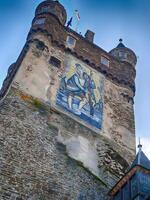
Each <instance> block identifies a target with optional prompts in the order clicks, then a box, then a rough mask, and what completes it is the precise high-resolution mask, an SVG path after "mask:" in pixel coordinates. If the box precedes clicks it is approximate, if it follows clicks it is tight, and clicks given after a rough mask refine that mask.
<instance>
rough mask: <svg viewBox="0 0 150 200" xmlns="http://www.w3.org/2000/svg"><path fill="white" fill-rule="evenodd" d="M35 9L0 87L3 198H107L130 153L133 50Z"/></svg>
mask: <svg viewBox="0 0 150 200" xmlns="http://www.w3.org/2000/svg"><path fill="white" fill-rule="evenodd" d="M66 18H67V14H66V11H65V9H64V7H63V6H62V5H61V4H60V3H59V2H58V1H52V0H47V1H44V2H42V3H41V4H40V5H39V6H38V7H37V9H36V12H35V18H34V19H33V22H32V26H31V29H30V31H29V34H28V37H27V40H26V44H25V46H24V48H23V50H22V52H21V54H20V56H19V57H18V59H17V61H16V62H15V63H14V64H12V65H11V66H10V68H9V70H8V75H7V77H6V79H5V81H4V83H3V87H2V89H1V92H0V144H1V146H0V163H1V164H0V177H1V179H0V197H1V198H0V199H1V200H4V199H11V200H13V199H14V200H21V199H22V200H26V199H27V200H40V199H41V200H49V199H50V200H104V199H109V196H108V195H107V194H108V191H109V190H110V189H111V188H112V186H113V185H114V184H115V183H116V182H117V181H118V180H119V178H120V177H121V176H122V175H124V173H125V170H126V169H127V168H128V166H129V164H130V163H131V161H132V160H133V158H134V155H135V126H134V110H133V104H134V95H135V82H134V80H135V74H136V71H135V65H136V62H137V59H136V55H135V54H134V52H133V51H132V50H130V49H128V48H127V47H125V46H124V44H123V43H122V40H120V43H119V45H118V46H117V47H116V48H115V49H113V50H111V51H110V52H109V53H108V52H106V51H105V50H103V49H102V48H100V47H98V46H97V45H95V44H94V43H93V41H94V33H93V32H92V31H90V30H88V31H87V32H86V34H85V37H83V36H81V35H80V34H78V33H77V32H75V31H73V30H71V29H70V28H68V27H66V26H65V23H66Z"/></svg>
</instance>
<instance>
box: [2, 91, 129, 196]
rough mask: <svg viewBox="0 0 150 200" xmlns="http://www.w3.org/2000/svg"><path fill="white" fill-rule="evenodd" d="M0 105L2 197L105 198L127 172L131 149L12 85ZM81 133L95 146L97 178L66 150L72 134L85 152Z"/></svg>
mask: <svg viewBox="0 0 150 200" xmlns="http://www.w3.org/2000/svg"><path fill="white" fill-rule="evenodd" d="M0 108H1V109H0V163H1V164H0V177H1V179H0V199H1V200H4V199H5V200H6V199H11V200H21V199H22V200H26V199H27V200H31V199H32V200H38V199H39V200H40V199H43V200H49V199H51V200H56V199H57V200H67V199H68V200H76V199H77V200H81V199H86V200H105V199H109V198H108V196H107V192H108V191H109V189H110V188H111V187H112V186H113V185H114V183H115V182H116V181H117V180H118V178H119V177H120V176H121V175H122V174H123V173H124V172H125V169H126V168H127V167H128V163H127V162H126V161H125V159H124V158H127V159H128V160H132V157H131V156H130V154H128V153H127V152H126V151H123V150H122V149H121V148H120V147H119V146H118V145H117V144H116V143H113V142H110V140H109V139H106V138H104V137H103V136H102V135H99V136H97V134H95V133H94V132H92V131H91V130H89V129H87V128H85V127H84V126H82V125H80V124H79V123H77V122H75V121H74V120H72V119H71V118H69V117H67V116H66V115H64V114H60V113H58V112H56V111H54V110H52V109H51V108H50V106H49V105H46V104H43V103H42V102H40V101H39V100H38V99H34V98H33V97H30V96H28V95H27V94H25V93H22V92H19V91H18V90H16V89H11V90H10V92H9V94H8V95H7V97H6V98H5V100H4V101H3V102H2V104H1V106H0ZM60 135H61V138H60ZM79 136H80V139H81V138H82V140H83V141H85V140H88V141H90V145H89V147H90V146H93V145H95V147H96V152H97V155H98V160H97V163H98V170H99V177H98V176H96V175H95V174H94V172H93V173H92V170H89V169H88V167H87V166H86V163H84V161H83V162H82V161H78V160H77V159H76V158H72V155H71V154H70V153H71V151H70V148H69V147H70V146H69V139H70V138H72V137H74V138H76V141H80V142H79V145H78V146H77V147H78V148H77V149H79V148H81V149H82V150H83V151H82V152H83V154H82V155H83V157H84V150H86V148H83V146H82V142H81V140H80V139H79V140H78V138H79ZM62 138H64V140H63V141H62V140H61V139H62ZM64 141H68V143H67V142H66V143H65V142H64ZM71 144H72V143H71ZM84 145H85V143H84ZM71 146H72V147H73V148H75V147H76V146H74V145H71ZM116 149H117V151H116ZM120 155H124V158H123V157H121V156H120ZM87 159H89V160H90V155H89V156H87Z"/></svg>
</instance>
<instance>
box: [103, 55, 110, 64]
mask: <svg viewBox="0 0 150 200" xmlns="http://www.w3.org/2000/svg"><path fill="white" fill-rule="evenodd" d="M109 63H110V61H109V59H108V58H106V57H105V56H101V64H103V65H105V66H107V67H109Z"/></svg>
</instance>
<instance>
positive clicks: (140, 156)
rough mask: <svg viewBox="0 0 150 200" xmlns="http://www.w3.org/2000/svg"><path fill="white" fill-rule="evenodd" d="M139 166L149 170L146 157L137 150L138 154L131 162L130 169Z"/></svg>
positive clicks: (149, 161) (149, 165)
mask: <svg viewBox="0 0 150 200" xmlns="http://www.w3.org/2000/svg"><path fill="white" fill-rule="evenodd" d="M137 165H140V166H141V167H144V168H146V169H148V170H150V160H149V159H148V158H147V156H146V155H145V154H144V153H143V151H142V150H139V152H138V154H137V155H136V158H135V160H134V161H133V163H132V165H131V167H130V169H131V168H133V167H135V166H137Z"/></svg>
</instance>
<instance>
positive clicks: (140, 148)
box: [138, 138, 142, 151]
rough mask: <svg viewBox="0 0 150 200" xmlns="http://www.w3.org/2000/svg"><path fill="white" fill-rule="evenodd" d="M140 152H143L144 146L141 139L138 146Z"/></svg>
mask: <svg viewBox="0 0 150 200" xmlns="http://www.w3.org/2000/svg"><path fill="white" fill-rule="evenodd" d="M138 148H139V150H140V151H141V150H142V145H141V139H140V138H139V145H138Z"/></svg>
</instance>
